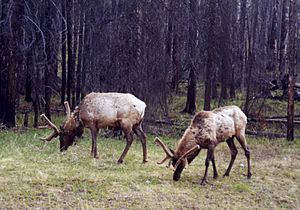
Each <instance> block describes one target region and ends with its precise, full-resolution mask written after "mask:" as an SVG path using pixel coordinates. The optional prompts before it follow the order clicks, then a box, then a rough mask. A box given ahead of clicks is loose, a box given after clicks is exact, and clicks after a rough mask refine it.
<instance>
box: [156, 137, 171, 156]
mask: <svg viewBox="0 0 300 210" xmlns="http://www.w3.org/2000/svg"><path fill="white" fill-rule="evenodd" d="M154 142H155V143H156V144H159V145H160V146H161V147H162V148H163V150H164V151H165V153H166V155H167V156H168V157H170V158H171V157H174V155H173V154H172V153H171V152H170V150H169V149H168V148H167V146H166V145H165V144H164V143H163V142H162V141H161V140H160V139H159V138H158V137H155V139H154ZM164 161H166V160H164Z"/></svg>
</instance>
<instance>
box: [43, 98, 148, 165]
mask: <svg viewBox="0 0 300 210" xmlns="http://www.w3.org/2000/svg"><path fill="white" fill-rule="evenodd" d="M64 105H65V108H66V115H67V117H66V120H65V122H64V124H63V125H62V126H60V129H58V128H57V127H56V126H55V125H54V124H53V123H52V122H51V121H50V120H49V119H48V118H47V117H46V116H45V115H44V114H42V115H41V117H42V118H44V119H45V121H46V123H47V124H48V127H50V128H52V129H53V130H54V131H53V133H52V134H51V135H50V136H48V137H46V138H41V139H42V140H44V141H51V140H52V139H53V138H55V137H57V136H59V139H60V150H61V151H64V150H67V149H68V147H69V146H70V145H72V144H73V143H74V140H75V137H78V136H81V135H82V133H83V129H84V128H89V129H90V131H91V134H92V150H91V154H92V155H93V156H94V158H98V153H97V135H98V132H99V130H100V129H102V128H109V129H121V130H122V131H123V133H124V135H125V138H126V147H125V148H124V150H123V153H122V155H121V156H120V158H119V159H118V163H123V159H124V157H125V156H126V154H127V152H128V150H129V148H130V146H131V144H132V142H133V133H135V134H136V135H137V136H138V137H139V138H140V140H141V143H142V148H143V162H147V148H146V135H145V133H144V131H143V129H142V123H143V120H144V115H145V108H146V104H145V103H144V102H143V101H141V100H140V99H138V98H137V97H135V96H134V95H132V94H129V93H94V92H93V93H90V94H88V95H86V96H85V97H84V99H83V100H82V101H81V102H80V104H79V106H78V107H77V108H76V109H75V111H74V112H73V113H71V111H70V107H69V104H68V102H65V103H64Z"/></svg>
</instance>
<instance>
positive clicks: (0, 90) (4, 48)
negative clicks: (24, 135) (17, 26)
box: [0, 0, 9, 123]
mask: <svg viewBox="0 0 300 210" xmlns="http://www.w3.org/2000/svg"><path fill="white" fill-rule="evenodd" d="M1 3H2V4H1V19H0V20H1V21H0V22H3V23H2V24H0V56H1V57H0V70H1V71H0V123H4V118H6V114H7V113H6V106H7V104H8V101H7V100H8V97H7V88H8V86H7V85H8V61H9V59H8V58H9V48H8V45H7V43H8V42H9V41H8V35H9V27H7V25H6V24H4V23H5V22H4V21H5V20H7V16H8V12H9V0H2V1H1Z"/></svg>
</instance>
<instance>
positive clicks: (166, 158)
mask: <svg viewBox="0 0 300 210" xmlns="http://www.w3.org/2000/svg"><path fill="white" fill-rule="evenodd" d="M170 158H171V157H169V156H168V155H166V157H165V158H164V159H162V160H161V161H159V162H157V164H159V165H160V164H163V163H164V162H166V160H168V159H170Z"/></svg>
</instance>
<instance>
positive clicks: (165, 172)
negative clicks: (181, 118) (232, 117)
mask: <svg viewBox="0 0 300 210" xmlns="http://www.w3.org/2000/svg"><path fill="white" fill-rule="evenodd" d="M47 132H49V131H45V130H35V129H30V130H28V131H27V132H24V133H21V132H11V131H6V132H3V131H2V132H1V133H0V139H1V141H0V208H1V209H6V208H12V209H17V208H18V209H20V208H22V209H24V208H40V207H42V208H83V209H94V208H98V209H120V208H121V209H155V208H157V209H199V208H200V209H201V208H210V209H247V208H248V209H253V208H256V209H299V208H300V201H299V195H300V188H299V184H300V142H299V140H297V141H296V142H295V143H287V142H286V141H285V140H283V139H279V140H267V139H253V138H250V137H249V138H248V142H249V144H250V148H251V151H252V165H253V168H252V170H253V177H252V178H251V179H250V180H247V178H246V177H245V176H244V175H243V174H246V169H247V168H246V158H245V157H244V155H243V151H242V150H241V149H240V147H238V149H239V151H240V153H239V155H238V157H237V159H236V162H235V164H234V166H233V170H232V173H231V176H230V177H227V178H222V177H221V175H222V173H224V171H225V169H226V167H227V165H228V163H229V160H230V153H229V149H228V148H227V146H226V144H223V145H219V147H218V148H217V151H216V161H217V168H218V170H219V175H220V177H219V178H218V179H217V180H213V179H212V168H211V167H210V170H209V181H210V183H211V184H209V185H206V186H204V187H203V186H200V185H199V184H198V183H199V180H200V178H201V177H202V176H203V173H204V158H205V155H206V152H205V151H202V152H201V153H200V155H199V157H197V158H196V159H195V161H194V162H193V163H192V164H191V165H190V166H189V168H188V169H187V170H186V171H185V172H184V173H183V176H182V178H181V180H180V181H178V182H174V181H173V180H172V171H170V169H166V168H165V167H164V166H158V165H157V164H156V161H158V160H160V159H161V158H163V151H162V150H161V148H159V147H157V146H156V145H154V144H153V136H149V137H148V153H149V162H148V163H146V164H142V149H141V144H140V143H139V142H137V143H134V144H133V145H132V148H131V149H130V151H129V153H128V155H127V157H126V158H125V163H124V164H123V165H118V164H116V161H117V159H118V157H119V155H120V154H121V152H122V150H123V148H124V146H125V143H124V141H123V140H117V139H106V138H102V137H100V138H99V140H98V149H99V152H100V159H98V160H94V159H93V158H92V157H91V155H90V149H91V140H90V135H89V133H88V131H87V130H86V133H85V137H84V139H82V140H80V142H79V143H78V145H76V146H73V147H70V148H69V150H68V151H67V152H64V153H60V152H59V151H58V140H54V141H53V142H50V143H47V144H44V143H43V142H41V141H39V140H38V137H39V136H42V135H45V134H46V133H47ZM163 139H164V140H165V141H166V142H167V144H168V145H169V146H171V147H172V146H173V147H175V145H176V142H177V139H174V138H166V139H165V138H163Z"/></svg>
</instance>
